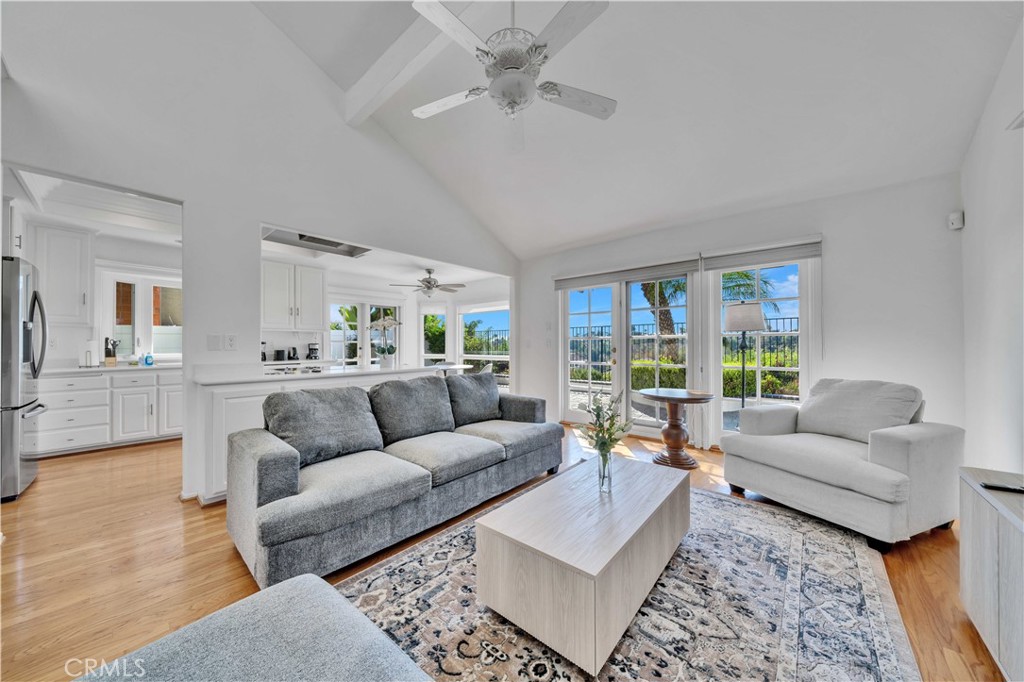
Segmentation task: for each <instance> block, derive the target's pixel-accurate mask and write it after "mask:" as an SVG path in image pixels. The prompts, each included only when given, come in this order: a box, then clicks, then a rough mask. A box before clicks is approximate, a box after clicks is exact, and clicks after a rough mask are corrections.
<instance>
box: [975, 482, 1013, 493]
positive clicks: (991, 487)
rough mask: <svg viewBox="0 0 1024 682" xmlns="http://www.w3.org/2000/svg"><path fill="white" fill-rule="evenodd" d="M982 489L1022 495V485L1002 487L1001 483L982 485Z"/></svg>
mask: <svg viewBox="0 0 1024 682" xmlns="http://www.w3.org/2000/svg"><path fill="white" fill-rule="evenodd" d="M981 487H982V488H986V489H988V490H1001V491H1003V492H1006V493H1024V485H1003V484H1001V483H982V484H981Z"/></svg>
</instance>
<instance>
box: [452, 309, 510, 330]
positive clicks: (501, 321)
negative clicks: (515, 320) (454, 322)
mask: <svg viewBox="0 0 1024 682" xmlns="http://www.w3.org/2000/svg"><path fill="white" fill-rule="evenodd" d="M462 320H463V322H464V323H466V324H469V323H470V322H472V321H473V320H480V326H479V327H477V329H478V330H479V331H484V330H485V329H488V328H490V329H495V330H498V329H508V328H509V318H508V311H507V310H492V311H490V312H486V313H470V314H468V315H463V316H462Z"/></svg>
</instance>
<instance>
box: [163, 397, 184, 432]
mask: <svg viewBox="0 0 1024 682" xmlns="http://www.w3.org/2000/svg"><path fill="white" fill-rule="evenodd" d="M184 396H185V392H184V391H183V390H182V388H181V386H161V387H160V388H158V389H157V397H158V398H159V401H158V405H159V415H158V417H159V418H158V419H157V428H156V430H157V434H159V435H161V436H173V435H175V434H178V433H181V430H182V428H183V427H184V424H185V401H184Z"/></svg>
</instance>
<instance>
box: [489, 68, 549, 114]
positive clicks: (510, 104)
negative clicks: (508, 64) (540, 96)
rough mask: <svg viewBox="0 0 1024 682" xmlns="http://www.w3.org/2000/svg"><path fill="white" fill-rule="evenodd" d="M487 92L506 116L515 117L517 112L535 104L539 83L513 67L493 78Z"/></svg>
mask: <svg viewBox="0 0 1024 682" xmlns="http://www.w3.org/2000/svg"><path fill="white" fill-rule="evenodd" d="M487 92H488V94H489V95H490V96H491V99H493V100H494V102H495V104H497V105H498V108H499V109H501V110H502V111H503V112H505V115H506V116H508V117H509V118H515V117H516V114H518V113H519V112H520V111H522V110H523V109H525V108H526V107H528V106H530V105H531V104H533V100H534V98H535V97H536V95H537V84H536V83H535V82H534V80H533V79H532V78H530V77H529V76H528V75H526V74H525V73H523V72H522V71H518V70H514V69H513V70H509V71H505V72H504V73H502V74H501V75H500V76H498V77H497V78H495V79H494V80H492V81H491V84H490V86H488V88H487Z"/></svg>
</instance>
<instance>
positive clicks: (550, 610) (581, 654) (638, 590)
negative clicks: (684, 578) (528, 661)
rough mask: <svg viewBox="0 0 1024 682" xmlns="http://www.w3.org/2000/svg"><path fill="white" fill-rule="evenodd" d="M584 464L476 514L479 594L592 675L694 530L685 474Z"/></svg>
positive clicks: (643, 466)
mask: <svg viewBox="0 0 1024 682" xmlns="http://www.w3.org/2000/svg"><path fill="white" fill-rule="evenodd" d="M613 467H614V469H613V477H612V480H613V483H612V492H611V493H610V494H601V493H600V492H599V491H598V489H597V460H596V458H595V459H592V460H590V461H587V462H583V463H582V464H579V465H577V466H575V467H573V468H571V469H569V470H568V471H565V472H563V473H562V474H560V475H558V476H556V477H555V478H553V479H552V480H551V481H548V482H546V483H543V484H541V485H539V486H538V487H536V488H534V489H533V490H531V491H529V492H528V493H526V494H525V495H522V496H521V497H518V498H516V499H514V500H512V501H511V502H509V503H508V504H505V505H503V506H501V507H499V508H498V509H495V510H494V511H492V512H490V513H488V514H486V515H484V516H482V517H480V518H479V519H477V521H476V565H477V597H478V599H479V600H480V601H481V602H482V603H483V604H486V605H487V606H489V607H490V608H492V609H493V610H495V611H497V612H498V613H500V614H501V615H502V616H504V617H505V618H507V619H508V620H510V621H512V622H513V623H515V624H516V625H518V626H519V627H521V628H522V629H523V630H525V631H527V632H528V633H530V634H531V635H533V636H534V637H536V638H537V639H539V640H540V641H542V642H544V643H545V644H547V645H548V646H550V647H551V648H552V649H554V650H555V651H557V652H559V653H560V654H562V655H563V656H565V657H566V658H568V659H569V660H571V661H572V662H573V663H575V664H576V665H578V666H579V667H581V668H583V670H585V671H586V672H588V673H589V674H591V675H596V674H597V672H598V671H599V670H600V669H601V666H602V665H604V662H605V661H606V660H608V656H609V655H610V654H611V652H612V650H613V649H614V648H615V645H616V644H618V642H619V639H620V638H621V637H622V633H623V632H625V630H626V628H627V627H628V626H629V624H630V622H632V620H633V617H634V616H635V615H636V612H637V610H638V609H639V608H640V606H641V604H643V601H644V599H646V598H647V595H648V593H650V591H651V588H652V587H653V586H654V583H655V582H656V581H657V579H658V576H659V575H661V572H662V570H664V568H665V565H666V564H667V563H668V561H669V559H670V558H672V554H673V553H674V552H675V551H676V548H677V547H678V546H679V543H680V542H681V541H682V539H683V536H684V535H686V531H687V530H688V529H689V527H690V480H689V474H688V473H686V472H685V471H680V470H678V469H672V468H668V467H662V466H656V465H654V464H649V463H647V462H638V461H635V460H628V459H624V458H620V457H617V458H616V460H615V462H614V463H613Z"/></svg>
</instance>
